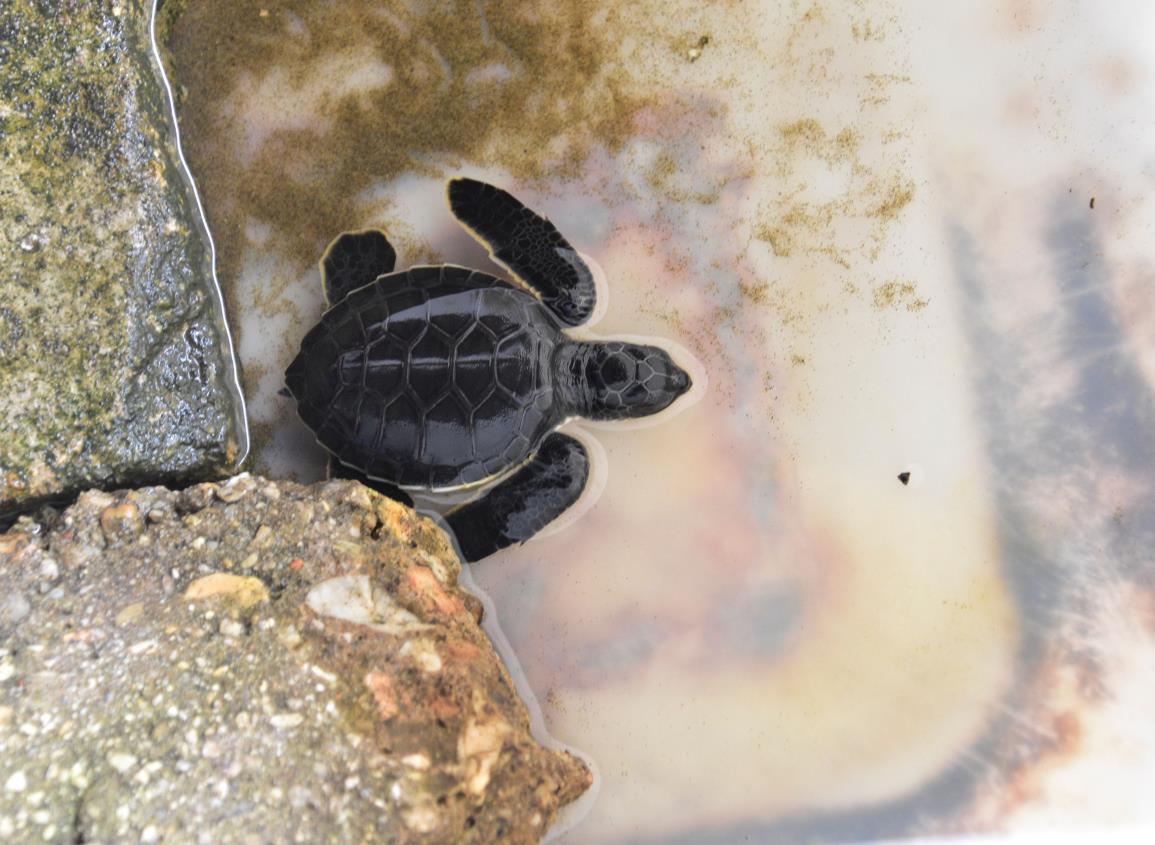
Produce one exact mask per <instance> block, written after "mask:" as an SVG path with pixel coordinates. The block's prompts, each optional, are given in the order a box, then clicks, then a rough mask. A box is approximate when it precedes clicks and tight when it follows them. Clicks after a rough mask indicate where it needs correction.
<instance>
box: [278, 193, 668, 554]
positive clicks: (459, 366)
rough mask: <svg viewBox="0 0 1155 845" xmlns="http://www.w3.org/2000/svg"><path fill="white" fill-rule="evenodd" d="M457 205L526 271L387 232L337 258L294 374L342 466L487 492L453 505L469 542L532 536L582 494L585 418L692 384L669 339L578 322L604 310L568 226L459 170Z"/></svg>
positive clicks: (351, 241)
mask: <svg viewBox="0 0 1155 845" xmlns="http://www.w3.org/2000/svg"><path fill="white" fill-rule="evenodd" d="M449 205H450V208H451V209H452V211H453V214H454V215H455V216H456V217H457V219H458V220H459V221H460V222H461V223H462V224H463V225H464V226H465V227H466V228H468V229H469V230H470V232H471V233H473V234H474V235H475V236H476V237H477V238H478V239H479V240H481V241H482V242H483V243H485V244H486V245H487V246H488V247H489V248H490V250H491V254H492V256H493V258H495V259H496V260H498V261H500V262H501V263H502V264H504V265H505V266H506V267H507V268H508V269H509V270H510V271H511V272H512V273H513V275H514V276H515V277H516V279H517V280H518V281H519V282H521V285H522V286H516V285H513V284H510V283H509V282H506V281H503V280H501V279H499V278H497V277H495V276H491V275H489V274H487V273H483V272H481V271H479V270H470V269H467V268H465V267H458V266H454V265H451V264H445V265H439V266H421V267H413V268H411V269H409V270H401V271H397V272H394V270H393V265H394V261H395V257H396V256H395V253H394V251H393V248H392V247H391V246H390V245H389V241H388V240H387V239H386V237H385V235H384V234H383V233H381V232H379V231H376V230H368V231H361V232H350V233H346V234H343V235H341V236H340V237H338V238H337V239H336V240H335V241H333V243H332V244H331V245H330V246H329V248H328V249H327V250H326V251H325V254H324V256H323V257H322V259H321V275H322V282H323V284H324V289H325V298H326V301H327V304H328V310H326V311H325V313H324V314H323V315H322V317H321V320H320V322H319V323H318V324H317V325H316V326H314V327H313V328H312V329H311V330H310V331H309V332H308V334H306V335H305V338H304V340H303V341H302V342H301V349H300V352H299V353H298V354H297V357H296V358H295V359H294V360H293V362H292V364H290V365H289V368H288V370H287V371H286V373H285V383H286V386H287V387H288V389H289V392H290V393H291V394H292V396H293V397H294V398H295V399H296V400H297V409H298V412H299V413H300V415H301V418H302V419H303V420H304V421H305V423H306V425H308V426H309V428H311V429H312V430H313V432H314V433H315V434H316V436H317V440H318V442H319V443H320V444H321V445H322V446H324V447H325V449H327V450H328V451H329V452H330V453H331V455H332V459H331V461H330V465H331V467H332V468H333V470H334V471H335V474H340V475H342V476H345V477H352V478H360V479H362V480H364V481H365V482H366V483H368V484H370V485H371V486H374V487H375V488H377V489H379V490H383V491H384V492H388V493H391V494H393V495H395V496H396V497H398V498H405V497H404V495H403V494H401V493H400V492H399V491H398V489H397V488H400V489H410V490H424V491H433V492H437V491H450V490H455V489H460V488H466V487H477V488H478V489H479V491H480V495H478V496H476V497H474V498H473V499H471V500H470V501H467V502H466V503H465V504H462V505H459V506H457V507H455V508H453V509H451V510H449V511H448V512H447V513H446V514H445V517H444V519H445V522H446V523H447V524H448V526H449V528H450V529H451V530H452V531H453V533H454V535H455V537H456V539H457V542H458V545H459V546H460V548H461V552H462V556H463V557H464V558H465V559H466V560H469V561H474V560H478V559H480V558H482V557H485V556H487V555H489V554H492V553H493V552H495V551H497V550H498V549H501V548H504V547H506V546H508V545H510V544H512V543H517V542H521V541H524V540H527V539H529V538H530V537H532V536H533V535H534V534H536V533H537V532H538V531H540V530H541V529H542V528H543V527H545V525H546V524H548V523H549V522H550V521H552V520H553V519H554V518H555V517H557V516H558V515H559V514H561V513H562V511H564V510H565V509H566V508H567V507H569V506H570V505H571V504H573V503H574V502H575V501H576V500H577V499H578V497H579V496H580V495H581V492H582V488H583V487H584V486H585V483H586V478H587V476H588V474H589V459H588V456H587V454H586V451H585V449H584V448H583V446H582V445H581V443H580V442H579V441H578V440H576V439H574V438H572V437H569V436H568V435H565V434H561V433H559V432H557V431H555V429H556V428H557V427H558V426H560V425H561V424H562V423H563V422H565V421H566V420H567V419H569V418H571V417H586V418H588V419H596V420H616V419H625V418H628V417H641V416H646V415H648V414H653V413H656V412H658V411H660V410H662V409H663V408H665V407H666V406H668V405H669V404H670V403H671V402H673V401H674V400H675V399H676V398H678V396H680V395H682V394H683V393H685V392H686V390H687V389H689V387H690V377H689V376H688V375H687V374H686V372H685V371H684V370H682V369H681V368H680V367H678V365H677V364H675V363H674V362H673V361H672V360H671V359H670V356H669V355H668V354H667V353H666V352H665V351H663V350H661V349H659V348H657V347H653V346H643V345H639V344H634V343H625V342H622V341H604V342H583V341H578V340H573V339H571V338H570V337H568V336H567V335H566V333H565V329H566V328H567V327H572V326H578V325H581V324H582V323H583V322H585V321H586V320H588V319H589V316H590V314H591V313H592V312H593V309H594V300H595V292H594V280H593V275H592V273H591V272H590V269H589V267H587V266H586V264H585V262H584V261H583V260H582V258H581V256H579V255H578V253H577V251H576V250H574V248H573V247H572V246H570V244H569V243H568V242H567V241H566V239H565V238H563V237H562V235H561V233H560V232H558V230H557V229H556V228H554V226H553V224H552V223H550V222H549V221H548V220H546V219H545V218H544V217H541V216H539V215H537V214H535V213H534V212H533V211H531V210H530V209H528V208H526V207H525V206H524V205H522V204H521V203H520V202H518V200H516V199H515V198H514V197H513V196H512V195H510V194H509V193H507V192H505V191H503V190H501V189H499V188H495V187H493V186H492V185H487V184H485V183H483V182H478V181H475V180H473V179H453V180H452V181H450V183H449Z"/></svg>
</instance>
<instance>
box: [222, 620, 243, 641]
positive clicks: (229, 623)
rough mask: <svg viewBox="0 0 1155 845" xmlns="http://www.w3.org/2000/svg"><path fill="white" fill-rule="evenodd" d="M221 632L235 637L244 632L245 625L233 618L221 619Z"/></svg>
mask: <svg viewBox="0 0 1155 845" xmlns="http://www.w3.org/2000/svg"><path fill="white" fill-rule="evenodd" d="M221 633H222V634H224V635H225V636H226V637H232V638H234V639H235V638H237V637H239V636H241V635H242V634H244V633H245V626H244V625H242V624H241V623H240V622H237V621H236V620H234V619H225V620H222V621H221Z"/></svg>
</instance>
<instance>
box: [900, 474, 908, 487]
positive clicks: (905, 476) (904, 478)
mask: <svg viewBox="0 0 1155 845" xmlns="http://www.w3.org/2000/svg"><path fill="white" fill-rule="evenodd" d="M898 480H899V481H901V482H902V483H903V485H907V484H910V473H909V472H900V473H899V474H898Z"/></svg>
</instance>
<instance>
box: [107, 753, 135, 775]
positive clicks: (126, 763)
mask: <svg viewBox="0 0 1155 845" xmlns="http://www.w3.org/2000/svg"><path fill="white" fill-rule="evenodd" d="M108 765H110V766H112V768H114V769H116V770H117V771H118V772H120V773H121V774H122V775H123V774H124V773H125V772H127V771H128V770H129V769H131V768H132V767H133V766H135V765H136V757H134V756H133V755H131V754H127V753H125V752H123V751H114V752H112V753H111V754H109V755H108Z"/></svg>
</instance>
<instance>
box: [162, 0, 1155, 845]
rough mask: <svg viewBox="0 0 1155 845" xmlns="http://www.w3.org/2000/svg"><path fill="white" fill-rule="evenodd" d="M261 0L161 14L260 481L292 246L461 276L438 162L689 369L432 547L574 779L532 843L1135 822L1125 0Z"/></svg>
mask: <svg viewBox="0 0 1155 845" xmlns="http://www.w3.org/2000/svg"><path fill="white" fill-rule="evenodd" d="M263 7H264V8H263V10H258V9H256V8H254V7H248V6H246V7H244V8H242V9H237V8H236V7H235V6H234V5H233V4H223V3H214V2H207V0H205V1H204V2H194V3H190V4H188V9H187V11H185V12H184V13H183V14H182V15H181V16H180V17H179V18H178V19H177V20H176V22H175V25H174V26H175V28H174V30H173V32H174V40H173V45H174V48H173V63H174V65H175V68H176V71H177V74H178V76H179V78H180V79H181V80H182V83H183V85H184V86H185V89H186V90H187V96H186V97H185V99H184V100H183V102H182V104H181V108H182V115H181V117H182V121H183V124H184V128H185V130H186V134H187V136H188V139H189V154H190V159H191V164H192V166H193V170H194V173H196V175H197V176H198V178H199V180H200V182H201V185H202V187H203V189H204V192H205V196H206V204H207V206H208V209H207V210H208V213H209V218H210V222H211V224H212V226H213V228H214V231H215V232H216V234H217V237H218V241H219V243H220V249H221V270H222V272H221V275H222V281H223V282H224V284H225V285H226V287H227V292H228V296H229V299H230V303H231V307H232V313H233V320H234V322H235V324H236V325H237V326H238V329H239V346H240V354H241V358H242V362H243V364H244V369H245V381H246V388H247V391H248V395H249V397H250V400H251V401H250V411H251V414H252V416H253V418H254V431H256V432H258V433H259V434H260V437H259V438H258V441H257V443H256V445H257V447H258V449H257V458H256V460H257V468H258V469H259V470H260V471H262V472H274V473H285V472H293V473H297V474H299V475H301V476H307V475H309V474H310V473H316V472H317V471H318V470H319V467H320V456H319V454H318V452H317V450H316V448H315V447H314V446H313V445H312V443H311V437H310V436H309V435H308V433H307V431H306V430H305V429H304V427H303V426H302V425H301V424H300V423H298V422H297V421H296V419H295V417H294V416H293V414H292V413H291V409H290V408H289V407H288V405H287V404H286V403H285V402H284V401H283V400H282V399H280V398H279V397H277V395H276V391H277V390H278V389H279V387H280V378H281V373H282V371H283V368H284V364H285V363H286V362H287V361H288V360H289V358H290V357H291V356H292V354H293V352H294V351H295V347H296V344H297V343H298V342H299V339H300V337H301V335H302V334H303V332H304V331H305V329H306V327H307V326H308V325H309V324H311V323H312V322H313V320H315V318H316V315H317V313H318V312H319V309H320V302H321V296H320V282H319V277H318V274H317V271H316V269H315V261H316V258H317V257H318V256H319V255H320V253H321V250H322V249H323V248H324V245H325V244H326V243H327V242H328V241H329V240H330V239H331V238H332V237H333V235H334V234H335V233H336V232H337V231H340V230H343V229H350V228H356V227H361V226H368V225H376V226H380V227H382V228H384V229H385V230H386V231H388V232H389V234H390V237H391V239H393V240H394V241H395V243H396V245H397V246H398V252H399V263H400V265H401V266H407V265H411V264H414V263H422V262H426V261H435V260H445V261H452V262H455V263H460V264H465V265H469V266H476V267H479V268H482V269H486V268H488V267H489V266H490V265H488V264H487V259H486V256H485V255H484V253H483V251H482V250H481V249H480V248H479V247H478V246H477V245H476V244H475V243H474V242H473V241H472V240H471V239H470V238H468V236H467V235H464V233H462V232H460V230H458V229H457V228H456V226H455V224H454V223H453V221H452V219H451V218H450V216H449V214H448V213H447V211H446V209H445V208H444V201H443V193H442V188H441V183H442V180H443V178H444V177H445V176H446V175H449V174H452V173H457V172H466V173H469V174H472V175H476V176H480V177H482V178H488V179H489V180H491V181H495V182H497V183H500V184H503V185H505V186H507V187H510V188H511V189H513V190H514V191H515V192H516V193H518V195H519V196H521V197H522V198H523V199H524V200H525V201H526V202H527V203H529V204H530V205H532V206H534V207H535V208H539V209H542V210H544V211H545V212H547V213H548V214H549V215H550V217H551V218H552V219H553V220H554V221H555V222H556V223H557V224H558V225H559V226H560V227H561V228H562V229H563V231H564V232H565V233H566V235H567V237H568V238H569V239H570V240H571V241H572V242H573V243H574V244H575V246H577V247H578V248H579V249H581V250H582V251H583V252H585V253H588V254H590V255H592V256H594V257H595V258H596V259H597V261H598V263H599V264H600V265H601V267H602V268H604V270H605V273H606V276H607V279H608V287H609V297H608V305H607V307H606V309H605V313H604V315H603V316H602V317H601V319H600V320H599V322H598V323H597V325H596V326H595V327H594V328H593V329H592V331H593V333H594V334H597V335H601V336H606V335H643V336H645V335H649V336H656V337H665V338H669V339H670V340H671V341H673V342H674V343H677V344H680V345H681V346H683V347H685V348H686V350H688V351H689V353H691V354H692V355H693V357H694V358H695V359H697V361H699V362H700V364H701V366H702V368H703V369H704V373H705V374H706V375H707V376H708V380H709V389H708V390H707V391H706V393H705V395H704V396H703V397H702V399H701V401H699V402H697V403H696V404H694V405H693V406H692V407H689V408H687V409H685V410H684V411H683V412H682V413H680V414H676V415H674V416H672V417H671V418H669V419H667V420H664V421H662V423H661V424H660V425H656V426H652V427H645V428H621V427H613V426H599V427H597V428H588V429H587V430H586V436H588V437H595V438H596V439H597V440H598V442H599V443H600V444H601V447H602V448H603V449H604V453H605V454H604V466H602V467H601V470H602V471H603V472H604V488H603V489H602V491H601V494H600V496H599V497H598V498H597V499H596V501H593V502H591V503H590V506H589V508H588V510H587V512H585V513H584V514H583V515H582V517H581V519H580V520H578V521H576V522H574V523H573V524H572V525H571V526H570V527H568V528H566V529H565V530H563V531H560V532H556V533H554V534H553V535H552V536H548V537H544V538H541V539H539V540H537V541H534V542H532V543H530V544H528V545H526V546H524V547H522V548H520V549H518V550H515V551H511V552H509V553H507V554H503V555H501V556H500V557H498V558H496V559H493V560H491V561H488V562H486V563H485V564H484V565H482V566H480V567H477V569H476V570H475V571H474V573H473V576H474V578H475V580H476V581H477V582H478V584H479V585H480V586H481V587H482V588H483V589H484V590H485V591H486V592H488V594H489V595H490V596H491V597H492V599H493V602H494V606H495V608H496V615H497V617H498V618H499V620H500V623H501V625H502V628H503V631H504V634H505V636H507V637H508V640H509V643H510V645H511V647H512V649H513V651H514V652H515V653H516V656H517V658H518V660H519V661H520V664H521V668H522V669H523V670H524V673H525V681H526V683H527V684H528V687H529V688H530V689H532V690H533V692H534V693H535V695H536V698H537V700H538V702H539V703H540V706H541V710H542V716H543V718H544V724H545V725H546V726H547V727H548V729H549V731H550V732H551V733H552V734H553V736H555V737H556V738H558V739H559V740H561V741H563V742H566V743H569V744H572V745H573V746H576V747H577V748H580V749H582V750H583V751H585V752H587V753H588V754H589V755H591V756H592V758H593V759H594V760H595V761H596V762H597V764H598V767H599V770H600V774H601V777H602V783H601V787H600V793H599V794H598V796H597V799H596V801H594V802H593V806H592V809H590V812H589V815H588V818H586V820H585V821H584V822H583V823H581V824H579V825H578V826H577V827H575V828H573V829H572V830H571V831H569V832H568V833H566V834H565V836H564V841H565V842H566V843H569V845H585V843H626V842H631V843H632V842H638V843H641V842H662V843H674V842H687V843H689V842H694V843H701V842H719V843H729V842H737V841H743V839H744V838H747V837H748V838H750V839H753V840H755V841H766V840H767V839H771V840H773V841H790V840H807V841H811V840H819V841H843V840H856V839H869V838H872V837H881V836H899V835H906V834H912V833H928V832H936V833H951V832H959V831H971V830H987V829H997V828H1004V827H1010V828H1015V827H1024V826H1037V825H1054V824H1061V825H1064V826H1068V825H1070V824H1072V823H1076V822H1083V823H1088V824H1093V823H1107V822H1112V823H1113V822H1119V821H1125V820H1132V819H1135V818H1136V817H1137V816H1138V815H1139V814H1140V813H1141V812H1145V810H1143V808H1144V807H1145V806H1146V802H1145V799H1143V798H1142V796H1141V795H1140V792H1141V789H1139V788H1138V787H1136V786H1134V784H1137V783H1142V782H1143V778H1144V773H1146V774H1151V773H1152V772H1155V739H1153V738H1150V737H1148V733H1149V730H1148V729H1147V728H1146V727H1144V726H1143V725H1142V724H1139V720H1138V719H1137V718H1136V714H1140V713H1143V712H1147V711H1146V710H1145V709H1144V708H1145V707H1147V706H1148V705H1149V704H1151V703H1153V702H1152V699H1155V689H1153V688H1152V685H1151V683H1150V681H1149V679H1142V676H1137V675H1136V674H1135V668H1134V667H1136V666H1141V665H1144V664H1146V665H1150V658H1151V656H1152V651H1153V649H1152V645H1151V639H1150V635H1151V632H1152V631H1155V622H1153V621H1152V620H1153V619H1155V600H1153V599H1152V598H1151V596H1152V591H1151V590H1152V580H1153V578H1152V574H1153V572H1152V560H1151V551H1150V550H1151V549H1152V548H1155V544H1153V543H1152V539H1153V537H1152V534H1153V533H1155V530H1153V528H1152V526H1155V519H1153V518H1152V517H1153V516H1155V515H1153V514H1152V509H1153V504H1155V496H1153V494H1152V482H1153V479H1152V471H1151V466H1152V451H1153V450H1155V437H1153V435H1155V416H1153V414H1155V411H1153V410H1152V409H1153V405H1152V399H1151V396H1152V391H1151V385H1152V382H1153V380H1155V352H1153V351H1152V350H1153V349H1155V344H1153V343H1152V338H1153V337H1155V328H1153V327H1155V310H1153V309H1152V306H1151V304H1150V303H1151V297H1150V290H1151V285H1150V281H1151V269H1150V264H1149V263H1148V259H1147V258H1146V257H1145V256H1146V255H1147V251H1148V250H1149V244H1148V243H1147V240H1148V239H1147V238H1146V236H1145V234H1144V233H1145V232H1147V231H1148V229H1147V228H1145V227H1147V226H1149V223H1150V219H1151V214H1152V212H1151V210H1150V208H1149V205H1148V204H1147V202H1146V200H1145V193H1149V192H1150V185H1149V184H1148V183H1149V182H1150V178H1149V176H1144V175H1143V173H1142V170H1141V166H1140V162H1141V161H1142V160H1143V159H1142V158H1141V155H1142V154H1143V150H1144V147H1143V144H1144V143H1147V144H1149V143H1150V133H1149V132H1148V134H1147V136H1143V134H1142V133H1141V132H1139V131H1138V129H1136V128H1135V126H1134V120H1135V118H1134V115H1136V114H1151V113H1153V112H1152V110H1151V109H1150V105H1151V103H1150V102H1149V101H1150V100H1151V98H1152V97H1151V90H1150V86H1149V83H1148V82H1147V81H1146V79H1147V77H1148V76H1149V74H1145V73H1144V70H1145V69H1144V68H1143V66H1142V65H1141V64H1140V62H1141V61H1142V60H1143V54H1142V53H1141V52H1139V48H1138V45H1139V43H1140V42H1139V40H1138V36H1136V35H1132V34H1131V33H1137V32H1141V31H1142V27H1141V26H1137V25H1136V23H1135V20H1134V18H1135V17H1136V16H1139V15H1147V16H1148V17H1150V15H1151V13H1150V12H1149V11H1147V10H1146V9H1145V8H1144V7H1143V6H1142V4H1140V3H1138V2H1134V3H1125V4H1119V5H1118V6H1117V8H1116V7H1113V11H1112V17H1111V18H1109V19H1106V20H1101V19H1100V18H1101V16H1100V15H1098V14H1097V13H1096V12H1095V10H1094V8H1093V7H1092V6H1091V5H1090V4H1074V5H1068V6H1065V7H1063V10H1062V11H1057V10H1055V9H1050V8H1043V7H1042V5H1041V4H1031V3H1011V2H1008V3H1005V4H1004V3H995V2H986V3H982V4H978V5H975V4H968V5H967V7H966V9H965V10H957V11H956V10H947V9H937V8H936V9H933V10H932V8H931V7H930V6H929V5H927V4H920V3H913V2H911V3H909V4H907V3H903V2H898V0H894V2H884V1H883V0H878V1H877V2H875V0H815V2H785V0H784V2H772V1H771V0H767V1H766V2H763V3H761V4H742V5H736V6H723V7H713V6H711V7H709V8H703V7H701V6H700V5H697V4H690V3H688V2H686V3H682V2H675V3H673V4H672V5H671V4H670V3H661V4H659V3H656V2H642V3H638V4H628V5H626V4H611V3H604V4H603V3H600V2H596V0H587V2H582V3H578V4H566V6H565V9H564V10H561V11H559V10H557V9H555V8H554V7H553V4H537V3H528V4H516V6H514V5H510V4H500V5H499V4H488V3H473V2H468V3H459V4H454V3H450V4H446V5H444V6H428V7H426V6H424V5H420V4H401V3H397V4H393V3H379V2H372V3H370V2H361V3H346V4H343V5H342V6H341V9H340V11H339V12H334V11H333V10H332V9H331V8H330V7H327V6H326V7H324V8H323V9H322V8H321V7H317V6H314V5H313V4H307V3H304V2H283V3H268V4H263ZM1072 33H1078V34H1079V38H1078V39H1072V38H1071V37H1070V35H1071V34H1072ZM209 44H211V45H213V49H214V52H213V53H212V55H213V60H212V61H211V62H206V61H204V59H203V56H205V55H206V45H209ZM979 57H981V61H980V60H979ZM1123 126H1126V127H1128V128H1127V130H1126V131H1123V129H1122V127H1123ZM1091 196H1096V197H1097V202H1096V204H1095V207H1094V208H1091V204H1090V201H1089V200H1090V197H1091ZM695 381H696V382H697V378H695ZM904 471H910V472H911V473H912V476H911V483H910V484H907V485H904V484H902V483H901V482H900V481H899V480H898V479H897V475H898V474H899V473H901V472H904ZM1148 709H1149V708H1148ZM1121 742H1127V743H1129V744H1131V745H1133V746H1135V747H1136V748H1138V749H1141V750H1139V751H1137V752H1136V753H1135V754H1133V755H1130V756H1128V757H1126V758H1123V757H1121V756H1120V755H1119V752H1118V750H1117V749H1116V746H1117V745H1118V744H1119V743H1121ZM1102 771H1110V772H1112V774H1111V776H1110V777H1109V778H1105V777H1103V776H1102V775H1101V774H1100V773H1101V772H1102ZM1071 794H1078V795H1080V796H1081V800H1080V803H1079V804H1078V805H1077V806H1065V805H1064V803H1063V802H1064V799H1065V797H1067V796H1069V795H1071Z"/></svg>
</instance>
